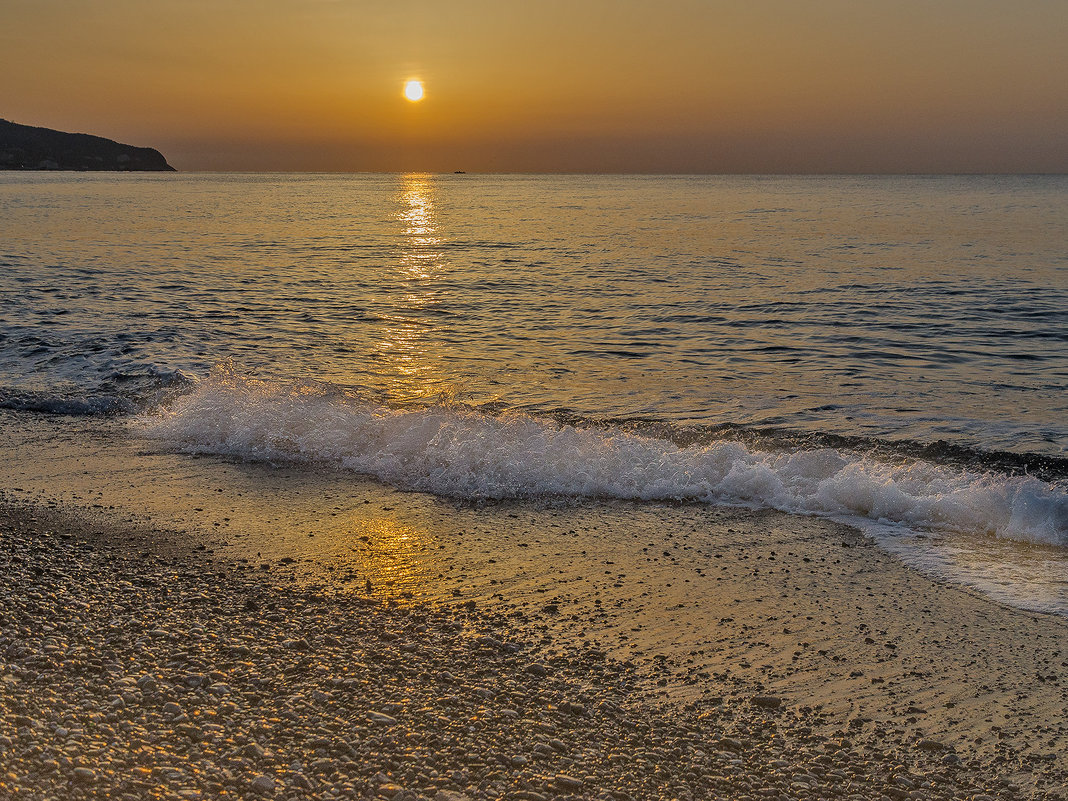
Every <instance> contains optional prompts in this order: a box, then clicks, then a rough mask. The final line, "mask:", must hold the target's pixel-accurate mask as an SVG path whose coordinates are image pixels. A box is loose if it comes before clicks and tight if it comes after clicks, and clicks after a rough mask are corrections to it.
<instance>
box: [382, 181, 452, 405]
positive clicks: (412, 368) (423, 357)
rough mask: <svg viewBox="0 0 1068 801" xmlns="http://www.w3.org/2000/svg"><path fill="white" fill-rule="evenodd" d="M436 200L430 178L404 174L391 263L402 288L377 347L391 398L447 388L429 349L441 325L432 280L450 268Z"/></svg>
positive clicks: (438, 300) (420, 395) (434, 353)
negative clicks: (395, 252) (435, 206)
mask: <svg viewBox="0 0 1068 801" xmlns="http://www.w3.org/2000/svg"><path fill="white" fill-rule="evenodd" d="M434 196H435V183H434V178H433V176H431V175H426V174H420V173H413V174H410V175H404V176H402V178H401V186H400V190H399V192H398V193H397V199H396V202H397V205H398V207H399V208H398V211H397V212H396V214H395V218H396V219H397V220H398V222H399V223H400V224H401V226H402V227H401V229H400V235H399V242H398V247H397V254H396V262H395V266H396V270H397V273H396V278H398V279H399V281H400V285H399V286H398V287H397V289H398V290H399V291H398V292H397V294H396V295H395V298H396V300H395V303H394V305H393V308H392V309H391V310H390V311H389V312H387V313H386V314H385V315H384V318H385V324H384V326H383V328H382V338H381V339H380V340H379V342H378V343H377V347H376V351H377V353H378V354H379V355H380V358H381V359H382V360H383V361H384V365H383V368H384V369H383V373H384V374H385V375H386V376H387V377H388V380H389V385H388V387H387V391H388V392H389V394H390V396H391V397H392V398H394V399H395V400H414V399H421V398H426V397H428V396H433V395H436V394H438V393H440V392H441V391H442V390H443V389H445V388H446V385H447V381H446V380H445V378H444V376H443V374H442V372H443V371H442V370H441V369H440V366H439V365H438V363H437V357H438V356H440V354H439V353H438V352H437V350H438V348H437V347H435V346H432V345H431V341H432V338H435V335H436V334H437V333H438V329H439V327H440V324H439V323H438V322H437V321H436V319H435V313H436V310H437V307H438V306H439V305H440V304H441V302H442V297H443V292H442V290H441V288H440V287H439V286H438V285H437V284H436V283H435V279H437V278H439V277H440V276H441V275H442V274H443V273H444V272H445V271H446V269H447V266H448V265H447V263H446V260H445V254H444V253H443V249H442V245H443V243H444V239H443V237H442V236H441V235H440V232H439V226H438V222H437V218H436V215H435V212H434V203H435V198H434Z"/></svg>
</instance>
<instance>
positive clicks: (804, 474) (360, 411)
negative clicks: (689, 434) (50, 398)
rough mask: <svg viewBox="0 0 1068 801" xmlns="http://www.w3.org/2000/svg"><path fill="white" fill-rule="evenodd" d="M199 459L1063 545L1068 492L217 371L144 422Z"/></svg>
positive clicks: (824, 453)
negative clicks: (723, 507) (382, 398)
mask: <svg viewBox="0 0 1068 801" xmlns="http://www.w3.org/2000/svg"><path fill="white" fill-rule="evenodd" d="M134 425H135V427H136V429H137V430H138V431H140V432H141V433H143V434H144V435H146V436H149V437H152V438H155V439H157V440H161V441H163V442H165V443H168V444H169V445H170V446H173V447H175V448H178V449H181V450H185V451H188V452H192V453H209V454H218V455H226V456H232V457H236V458H240V459H245V460H268V461H285V462H297V463H309V464H321V465H327V466H333V467H336V468H340V469H345V470H351V471H354V472H358V473H362V474H367V475H371V476H375V477H376V478H378V479H380V480H382V481H385V482H388V483H390V484H392V485H394V486H397V487H400V488H404V489H412V490H420V491H427V492H432V493H435V494H438V495H444V496H450V497H456V498H462V499H475V500H477V499H502V498H528V497H539V496H564V497H571V498H615V499H624V500H635V501H688V502H706V503H717V504H742V505H750V506H754V507H760V508H772V509H778V510H781V511H787V512H793V513H802V514H816V515H821V516H827V517H834V518H837V519H844V520H847V521H848V522H851V523H854V524H859V525H862V526H863V525H865V524H871V523H879V524H891V525H897V526H903V527H907V528H908V529H912V530H928V531H935V532H954V533H967V534H983V535H991V536H997V537H1003V538H1009V539H1014V540H1020V541H1025V542H1034V543H1044V544H1049V545H1055V546H1065V545H1068V490H1066V487H1065V486H1063V485H1062V483H1061V482H1053V483H1050V482H1045V481H1041V480H1039V479H1036V478H1033V477H1029V476H1007V475H1003V474H997V473H985V474H983V473H977V472H972V471H968V470H963V469H957V468H952V467H948V466H945V465H937V464H933V463H930V462H926V461H923V460H915V459H900V460H898V461H895V462H890V461H885V460H881V459H875V458H872V457H870V456H867V455H865V454H862V453H855V452H850V451H847V450H840V449H832V448H821V449H816V450H801V449H793V450H779V451H772V450H760V449H759V448H757V447H754V446H751V445H746V444H743V443H741V442H738V441H733V440H717V441H713V442H710V443H703V444H697V445H691V446H681V445H678V444H676V443H674V442H671V441H669V440H666V439H659V438H655V437H649V436H642V435H638V434H634V433H630V432H627V431H624V430H623V429H621V428H618V427H617V428H612V427H609V428H583V427H576V426H572V425H562V424H558V423H555V422H553V421H549V420H545V419H542V418H536V417H531V416H528V415H524V414H518V413H507V414H504V415H500V416H494V415H487V414H484V413H482V412H479V411H475V410H472V409H469V408H464V407H459V406H456V405H449V404H441V405H434V406H429V407H425V408H419V409H393V408H389V407H387V406H385V405H382V404H379V403H375V402H372V401H368V400H366V399H362V398H359V397H357V396H355V395H353V394H351V393H346V392H343V391H341V390H339V389H337V388H336V387H332V386H329V385H323V384H319V383H312V382H295V383H278V382H267V381H260V380H256V379H251V378H247V377H243V376H239V375H236V374H235V373H234V372H232V371H230V370H217V371H215V372H214V373H213V374H212V376H211V377H210V378H209V379H207V380H205V381H202V382H200V383H198V384H197V385H196V386H195V388H194V389H193V391H192V392H190V393H189V394H186V395H184V396H182V397H180V398H178V399H177V400H175V401H174V402H173V403H171V404H170V405H168V406H166V407H164V408H162V409H158V410H156V411H155V412H153V413H149V414H145V415H142V416H140V417H138V418H136V421H135V423H134Z"/></svg>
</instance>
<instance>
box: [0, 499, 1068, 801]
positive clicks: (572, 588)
mask: <svg viewBox="0 0 1068 801" xmlns="http://www.w3.org/2000/svg"><path fill="white" fill-rule="evenodd" d="M8 495H10V493H9V494H8ZM395 495H399V494H395ZM394 502H395V501H394ZM367 505H370V504H367ZM557 511H558V512H559V513H561V514H562V511H561V510H557ZM566 511H567V517H568V519H569V520H571V521H576V520H577V521H578V523H577V524H576V523H572V525H573V526H575V527H576V528H581V524H582V523H584V522H585V523H586V524H587V526H588V528H589V529H590V531H587V532H586V534H587V536H586V538H585V539H583V540H582V542H581V543H580V544H581V545H586V546H587V548H586V549H585V550H586V551H587V553H586V556H587V557H589V556H590V554H589V547H588V546H589V545H590V543H592V542H594V541H600V540H598V538H597V537H595V536H593V535H592V533H591V531H592V529H595V528H596V526H595V524H596V523H598V522H599V523H600V524H602V525H610V524H613V523H615V522H618V520H614V519H613V514H618V513H619V510H618V509H612V508H610V507H602V508H598V507H593V508H590V509H586V510H585V511H584V510H581V509H579V510H576V509H574V508H572V509H568V510H566ZM479 512H480V514H481V519H482V520H483V522H484V524H485V527H486V529H487V530H489V529H491V528H493V527H494V526H496V525H498V524H499V523H501V521H499V520H495V519H494V517H495V515H499V516H501V517H502V518H504V519H505V520H508V521H510V523H511V524H512V526H513V529H512V530H511V532H510V539H512V540H513V541H515V540H516V539H522V538H523V531H522V526H521V525H520V524H519V523H517V520H518V516H517V515H518V513H517V511H516V509H515V508H511V509H510V510H505V509H501V510H496V511H491V512H489V513H487V511H486V510H485V509H483V510H479ZM528 512H529V510H528ZM553 514H554V512H553V510H551V509H541V510H536V511H535V513H534V517H535V520H536V521H537V523H538V525H544V524H545V523H546V520H547V519H549V518H551V517H552V515H553ZM674 514H675V516H676V519H674V520H672V521H670V522H672V523H673V524H674V525H675V526H676V529H675V530H676V532H677V534H676V538H677V539H678V540H679V542H678V550H677V553H675V554H673V553H672V552H671V551H670V550H668V551H665V552H663V553H662V554H657V555H656V556H655V558H654V557H653V556H652V555H647V559H648V560H649V561H648V562H647V564H646V566H645V567H644V568H642V566H641V565H640V564H639V561H633V562H632V563H630V564H627V565H623V566H622V567H621V568H620V570H619V571H617V572H613V571H612V570H609V571H608V572H607V573H604V574H603V576H604V578H602V577H601V576H597V577H594V576H591V575H589V573H588V571H587V575H586V576H585V578H584V579H583V580H581V581H579V580H573V579H572V577H571V576H570V574H569V571H572V570H576V569H578V566H577V565H576V564H574V563H572V564H570V565H569V564H568V563H567V562H566V561H564V560H561V559H560V558H559V557H557V559H556V561H555V562H554V564H555V565H559V571H558V572H557V576H558V579H557V581H558V582H559V583H558V584H556V585H555V591H554V590H553V588H552V587H550V586H548V585H546V584H545V582H544V581H540V582H529V581H528V582H527V583H524V582H523V581H522V580H516V579H515V576H521V575H522V574H521V573H520V572H519V571H518V570H517V567H518V562H519V560H520V559H522V560H525V561H526V563H527V568H528V570H527V572H528V573H530V572H531V571H530V569H531V567H532V566H534V565H537V564H540V563H541V559H542V558H543V557H542V556H540V555H538V554H537V553H535V554H534V555H533V556H532V555H531V554H530V553H529V551H531V548H529V547H528V548H518V547H516V548H513V551H516V552H522V554H523V555H522V557H515V561H514V562H513V563H507V562H502V561H494V562H493V563H492V564H490V563H489V562H488V561H487V562H486V563H485V565H484V568H485V572H484V573H482V572H479V571H477V570H474V569H471V570H468V571H466V573H465V577H464V579H463V589H462V590H460V589H459V588H458V587H457V586H456V585H455V584H454V583H453V582H452V581H451V580H446V579H445V578H442V579H441V580H439V581H438V582H437V586H436V587H435V590H434V591H433V592H429V593H424V594H422V595H421V596H420V597H415V595H414V593H411V592H409V591H407V590H403V589H400V590H399V591H397V588H389V587H388V585H387V581H388V578H387V574H386V571H382V570H380V571H379V572H377V573H376V572H374V570H373V569H372V564H373V562H372V561H364V562H363V563H362V567H361V568H360V569H359V570H358V571H357V572H358V578H356V579H355V580H349V581H348V582H343V581H339V580H335V581H330V580H329V574H330V573H337V572H338V571H337V567H338V566H337V564H333V565H328V564H326V563H325V562H326V561H328V560H320V562H319V563H318V564H317V565H316V566H315V569H311V567H312V566H311V565H309V563H308V559H307V557H306V556H305V557H293V556H277V554H272V555H270V557H269V558H268V556H267V555H266V554H263V555H262V558H261V559H260V560H257V561H249V560H246V561H242V559H245V557H243V556H237V557H234V556H233V555H230V554H229V553H225V555H224V552H226V551H228V550H232V549H225V548H221V547H219V541H218V539H216V541H215V542H214V543H212V542H211V541H210V539H207V538H205V537H204V536H202V535H200V536H191V532H190V531H181V530H174V529H171V530H165V529H159V528H157V529H153V528H151V527H149V526H146V525H144V524H143V523H142V524H137V523H135V522H132V521H130V520H128V519H125V518H123V517H122V516H121V515H116V514H115V513H105V512H102V511H100V510H80V511H79V510H77V509H75V508H73V507H68V506H64V505H62V504H58V503H53V506H52V507H51V508H49V507H47V506H40V505H38V506H33V505H28V504H26V503H25V502H20V503H17V504H12V503H11V502H10V498H8V503H7V504H6V505H5V506H4V508H3V514H2V521H3V522H2V524H0V525H2V527H0V535H2V537H3V543H2V545H3V547H2V553H3V557H2V558H3V560H4V569H3V571H2V575H0V581H2V582H3V583H2V589H0V593H2V595H0V597H2V599H3V603H2V604H0V613H2V619H0V638H2V639H0V668H2V675H0V682H2V683H3V688H4V689H3V693H2V695H0V704H2V714H0V762H2V767H3V772H2V774H0V795H3V796H4V797H10V798H26V799H49V798H55V799H65V798H105V797H108V798H122V799H142V798H225V797H239V798H246V797H273V798H395V799H402V800H403V799H407V800H411V799H438V801H456V800H457V799H465V798H470V799H497V798H514V799H528V801H529V800H536V799H550V798H553V799H563V798H575V799H579V798H582V799H587V798H589V799H594V798H597V799H628V798H630V799H661V798H662V799H695V800H696V799H714V798H724V799H740V798H780V799H782V798H786V799H793V798H836V797H841V798H855V799H869V798H870V799H877V798H891V799H904V798H924V799H926V798H960V799H965V798H966V799H973V801H980V799H984V798H999V799H1002V798H1003V799H1010V798H1033V799H1060V798H1064V797H1066V796H1065V792H1064V788H1065V786H1066V784H1068V766H1066V763H1065V757H1064V753H1065V738H1066V734H1068V732H1066V728H1065V723H1064V719H1063V710H1064V709H1065V705H1066V695H1068V686H1066V685H1065V684H1064V682H1063V678H1062V677H1063V668H1064V663H1065V661H1066V659H1068V626H1066V625H1065V622H1064V621H1062V620H1060V619H1057V618H1053V617H1045V616H1038V615H1033V614H1028V613H1024V612H1020V611H1017V610H1012V609H1009V608H1007V607H1001V606H998V605H996V604H994V603H992V602H990V601H989V600H986V599H984V598H981V597H978V596H975V595H973V594H971V593H970V592H967V591H963V590H961V589H958V588H953V587H947V586H943V585H939V584H935V583H933V582H931V581H929V580H928V579H926V578H925V577H924V576H922V575H920V574H919V573H917V572H915V571H910V570H907V569H906V568H904V567H902V566H901V565H898V564H896V563H895V561H894V559H893V558H892V557H890V556H888V555H886V554H885V553H884V552H882V551H881V550H879V549H878V548H876V547H875V546H874V545H872V544H871V543H870V542H867V541H865V540H864V539H863V538H861V537H860V536H859V535H857V534H856V533H855V532H853V531H852V530H850V529H848V528H846V527H838V532H837V533H838V536H836V537H834V538H831V539H828V538H827V537H826V536H823V535H824V534H825V533H826V531H825V529H826V527H827V526H829V525H831V524H827V523H825V522H821V521H806V520H803V519H797V518H786V517H785V516H781V515H770V514H763V515H759V514H758V515H754V514H753V513H750V512H746V511H743V510H715V511H714V512H711V513H710V512H708V511H707V510H695V509H693V508H689V507H679V508H678V509H676V510H674ZM697 514H701V515H704V516H708V515H709V514H712V515H713V516H714V517H716V518H717V520H716V526H718V527H719V528H720V529H722V531H723V533H724V535H725V538H726V539H725V540H724V542H722V543H720V544H719V545H717V546H716V548H717V553H715V554H711V555H707V554H704V555H703V558H707V563H708V564H709V565H711V566H710V567H708V568H707V569H705V570H702V571H701V573H703V574H704V575H700V574H698V573H697V572H693V573H691V574H687V572H686V570H687V568H686V565H685V564H684V563H685V559H686V558H687V553H688V551H687V548H688V547H689V546H688V545H687V544H686V540H687V536H686V531H685V528H684V527H683V523H684V521H685V519H690V520H691V522H692V521H693V520H694V519H695V516H696V515H697ZM461 516H462V513H461ZM513 516H515V517H513ZM630 517H633V515H630ZM669 517H670V516H669ZM658 519H660V521H661V523H660V525H663V524H664V517H663V515H661V516H660V517H659V518H658ZM632 522H633V520H632ZM524 525H526V524H525V523H524ZM746 527H758V528H760V529H761V530H762V531H763V532H764V533H765V535H767V534H768V533H769V532H771V533H774V534H777V535H779V536H778V537H776V536H766V537H765V539H764V540H763V541H762V542H761V544H760V547H753V546H752V542H751V541H749V540H748V539H747V537H746V536H745V534H746V533H747V532H746V531H745V529H746ZM368 531H369V532H371V533H373V529H371V528H369V529H368ZM632 532H633V536H635V537H640V536H641V535H642V531H641V521H640V520H639V521H637V525H636V526H634V527H633V528H632ZM730 535H733V537H734V540H735V542H734V544H733V545H732V544H731V542H730V541H729V536H730ZM368 539H370V537H369V538H368ZM472 539H474V540H476V541H479V542H480V543H481V546H480V548H481V551H482V553H483V554H487V553H490V550H489V547H488V546H489V545H490V543H487V542H486V539H487V536H486V535H485V534H480V533H479V532H472V533H471V534H470V535H469V539H468V546H470V544H471V540H472ZM541 539H542V540H543V545H544V542H545V541H549V540H551V538H549V537H547V536H543V537H542V538H541ZM743 542H744V543H747V544H746V545H745V547H742V545H741V543H743ZM529 544H530V545H536V543H534V542H533V538H531V542H530V543H529ZM555 544H558V543H555ZM625 546H626V543H623V544H617V545H616V546H615V547H618V548H620V549H621V550H622V549H624V548H625ZM539 547H543V546H539ZM535 550H537V548H536V549H535ZM581 550H582V548H578V549H577V550H576V551H575V553H579V552H580V551H581ZM638 552H639V553H641V550H640V549H638ZM261 554H262V551H261ZM597 556H599V557H603V556H606V554H598V555H597ZM489 559H494V557H489ZM602 561H607V562H611V561H612V560H611V559H602ZM583 564H588V563H586V562H583ZM302 567H303V569H302ZM331 567H332V568H334V569H333V570H331V569H329V568H331ZM668 568H669V569H668ZM354 569H355V568H353V567H352V566H351V565H350V566H349V567H348V568H346V570H347V571H350V572H351V571H353V570H354ZM494 572H496V576H495V577H493V578H491V576H492V575H493V574H494ZM554 572H556V571H554ZM619 573H626V574H627V575H626V577H623V578H620V577H619V575H618V574H619ZM346 575H348V573H347V574H346ZM670 577H674V581H669V580H668V579H669V578H670ZM680 577H683V578H680ZM509 579H510V580H509ZM680 584H682V585H683V588H682V589H679V585H680ZM535 585H538V586H535ZM543 585H545V586H543ZM617 585H618V586H617ZM565 587H567V588H569V589H568V590H566V591H565V590H564V589H563V588H565ZM491 589H492V590H493V591H494V592H490V590H491ZM539 589H542V590H546V591H545V592H538V591H537V590H539ZM712 618H715V620H714V622H710V621H711V620H712Z"/></svg>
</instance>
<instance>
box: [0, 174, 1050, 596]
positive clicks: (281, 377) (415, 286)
mask: <svg viewBox="0 0 1068 801" xmlns="http://www.w3.org/2000/svg"><path fill="white" fill-rule="evenodd" d="M4 428H6V429H7V430H8V433H9V435H11V436H14V432H16V431H17V432H19V433H18V437H19V442H18V448H19V452H20V453H21V458H23V459H24V460H27V459H28V460H31V461H32V459H33V450H34V448H38V447H40V448H44V447H46V446H47V444H48V441H49V438H50V437H52V438H54V437H56V436H60V433H57V432H61V435H62V436H63V437H67V438H68V439H70V441H71V442H77V441H78V440H83V441H84V442H85V443H88V442H90V441H91V442H93V443H97V442H99V441H101V440H102V437H103V439H108V438H110V440H111V441H115V440H121V441H122V442H123V443H125V445H124V447H132V448H133V451H132V452H136V453H157V454H158V453H166V454H169V455H170V457H171V458H174V459H177V460H178V462H179V463H183V460H184V461H185V463H188V464H189V465H190V469H193V466H195V465H198V466H202V465H203V464H204V460H208V461H209V462H210V461H211V460H217V461H219V463H225V464H229V465H233V464H235V463H237V464H246V465H251V464H261V465H265V466H269V467H271V468H272V469H274V468H277V469H283V470H285V471H288V472H287V473H286V475H301V474H308V475H311V474H316V473H318V474H329V475H330V476H331V480H332V481H334V482H340V486H342V487H344V486H345V482H347V481H350V480H351V481H352V482H354V483H355V482H358V481H367V480H370V481H373V482H377V483H380V484H382V485H384V486H387V487H391V488H393V489H395V490H399V491H402V492H405V493H415V494H425V495H430V496H434V497H438V498H445V499H450V501H452V502H456V503H461V504H468V505H469V506H470V507H471V508H477V507H478V505H479V504H493V503H499V502H506V501H507V502H518V503H527V504H534V505H537V504H556V505H557V506H556V508H560V506H559V505H560V504H561V503H563V504H564V505H565V507H566V506H567V505H568V504H570V505H571V507H572V508H576V509H579V508H581V507H582V506H583V505H588V504H596V503H602V502H605V501H611V502H618V503H624V504H632V505H633V508H635V509H640V510H642V513H643V514H652V515H654V516H655V515H656V514H657V510H658V509H663V510H670V509H674V508H677V507H678V506H679V505H686V506H689V507H697V508H698V509H701V508H707V509H709V510H711V509H715V508H721V507H734V508H743V509H752V510H755V511H760V510H768V509H773V510H779V511H780V512H785V513H787V514H790V515H795V516H801V517H821V518H828V519H830V520H834V521H838V522H842V523H846V524H849V525H851V526H854V527H856V528H858V529H860V531H861V532H863V533H864V534H865V535H867V536H868V537H870V538H872V540H873V541H875V542H876V543H878V545H879V546H880V547H882V548H885V549H886V550H888V551H890V552H891V553H892V554H894V556H895V557H897V558H899V559H901V560H902V561H903V562H904V563H905V564H906V565H909V566H910V567H912V568H914V569H916V570H922V571H924V572H926V573H927V574H929V575H931V576H932V577H934V578H935V579H936V580H938V581H942V582H948V583H951V584H956V585H962V586H966V587H969V588H971V590H973V591H978V592H982V593H984V594H986V595H988V596H989V597H990V598H991V599H992V600H994V601H996V602H1000V603H1008V604H1012V605H1015V606H1019V607H1021V608H1024V609H1028V610H1031V611H1035V612H1045V613H1051V614H1058V615H1066V616H1068V176H899V177H894V176H827V177H823V176H802V177H797V176H790V177H782V176H639V175H620V176H592V175H473V174H455V175H436V174H326V175H318V174H316V175H312V174H248V175H239V174H198V173H189V174H147V173H145V174H84V173H0V439H2V438H4V437H3V429H4ZM27 432H30V434H27ZM34 432H36V434H34ZM102 432H104V433H105V434H106V436H104V435H102ZM87 458H91V457H87ZM196 469H200V468H199V467H197V468H196ZM18 480H19V477H18V476H17V475H16V476H15V477H14V478H12V476H11V475H8V476H6V477H5V479H4V481H5V482H7V483H8V484H11V483H12V482H17V481H18ZM220 491H221V488H220ZM666 514H667V511H665V515H666ZM665 519H666V518H665Z"/></svg>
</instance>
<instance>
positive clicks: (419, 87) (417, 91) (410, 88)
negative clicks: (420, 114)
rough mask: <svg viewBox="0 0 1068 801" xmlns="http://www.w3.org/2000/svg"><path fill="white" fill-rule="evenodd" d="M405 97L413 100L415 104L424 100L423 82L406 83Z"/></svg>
mask: <svg viewBox="0 0 1068 801" xmlns="http://www.w3.org/2000/svg"><path fill="white" fill-rule="evenodd" d="M404 96H405V97H406V98H408V99H409V100H411V101H412V102H413V103H417V102H418V101H420V100H422V99H423V82H422V81H406V82H405V84H404Z"/></svg>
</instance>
